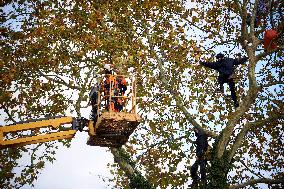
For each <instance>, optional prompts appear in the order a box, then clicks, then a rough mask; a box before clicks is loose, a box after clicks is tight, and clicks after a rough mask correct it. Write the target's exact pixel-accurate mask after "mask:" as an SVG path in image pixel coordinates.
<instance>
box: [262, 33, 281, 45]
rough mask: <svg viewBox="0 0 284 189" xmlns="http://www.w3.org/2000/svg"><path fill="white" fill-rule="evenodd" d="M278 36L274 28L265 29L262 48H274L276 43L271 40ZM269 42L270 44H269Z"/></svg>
mask: <svg viewBox="0 0 284 189" xmlns="http://www.w3.org/2000/svg"><path fill="white" fill-rule="evenodd" d="M277 36H278V33H277V31H276V30H273V29H270V30H266V31H265V33H264V39H263V40H264V44H263V46H264V49H268V48H269V47H270V48H269V49H276V48H277V45H276V44H275V43H274V42H272V40H273V39H275V38H276V37H277ZM270 43H271V45H270Z"/></svg>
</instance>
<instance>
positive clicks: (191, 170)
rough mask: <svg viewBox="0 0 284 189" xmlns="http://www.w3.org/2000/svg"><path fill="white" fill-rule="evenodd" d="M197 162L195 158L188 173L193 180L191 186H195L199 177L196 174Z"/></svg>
mask: <svg viewBox="0 0 284 189" xmlns="http://www.w3.org/2000/svg"><path fill="white" fill-rule="evenodd" d="M198 164H199V162H198V160H196V161H195V162H194V164H193V165H192V166H191V168H190V175H191V178H192V180H193V182H192V186H197V182H198V179H199V177H198V175H197V170H198Z"/></svg>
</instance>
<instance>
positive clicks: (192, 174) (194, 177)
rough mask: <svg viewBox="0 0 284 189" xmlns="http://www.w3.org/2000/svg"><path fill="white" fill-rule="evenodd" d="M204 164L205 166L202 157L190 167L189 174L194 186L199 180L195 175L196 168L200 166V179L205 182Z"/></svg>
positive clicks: (204, 160)
mask: <svg viewBox="0 0 284 189" xmlns="http://www.w3.org/2000/svg"><path fill="white" fill-rule="evenodd" d="M206 164H207V161H206V159H204V158H203V157H199V158H198V159H197V160H196V161H195V163H194V164H193V165H192V166H191V169H190V174H191V178H192V179H193V183H194V184H196V183H197V182H198V179H199V176H198V174H197V170H198V166H200V175H201V179H202V180H206Z"/></svg>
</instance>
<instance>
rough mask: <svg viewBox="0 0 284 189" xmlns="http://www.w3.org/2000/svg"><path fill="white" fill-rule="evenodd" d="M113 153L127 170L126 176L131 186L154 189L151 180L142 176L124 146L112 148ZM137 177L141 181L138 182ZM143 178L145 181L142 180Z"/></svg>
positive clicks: (118, 162)
mask: <svg viewBox="0 0 284 189" xmlns="http://www.w3.org/2000/svg"><path fill="white" fill-rule="evenodd" d="M110 151H111V153H112V154H113V156H114V161H115V162H116V163H117V164H118V165H119V167H120V168H121V169H122V170H123V171H124V172H125V174H126V176H127V177H128V179H129V180H130V184H129V185H130V188H135V189H136V188H144V189H153V186H152V184H151V183H149V181H148V180H147V179H146V178H145V177H143V176H142V174H141V172H140V171H138V170H137V169H135V167H134V166H135V165H134V162H133V161H132V160H131V158H130V156H129V157H128V154H127V152H126V151H125V150H124V149H123V148H110ZM137 178H138V179H139V182H137ZM141 179H142V180H143V181H141Z"/></svg>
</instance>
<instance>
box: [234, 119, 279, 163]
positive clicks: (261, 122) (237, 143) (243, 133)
mask: <svg viewBox="0 0 284 189" xmlns="http://www.w3.org/2000/svg"><path fill="white" fill-rule="evenodd" d="M280 118H284V115H283V114H280V113H279V114H273V115H272V116H270V117H268V118H266V119H263V120H259V121H255V122H248V123H246V124H245V125H244V127H243V128H242V130H241V132H240V133H239V134H238V136H237V137H236V140H235V143H234V145H233V146H232V148H231V153H230V156H229V160H231V159H232V158H233V157H234V155H235V153H236V151H237V150H238V149H239V147H240V146H241V145H242V143H243V139H244V138H245V136H246V134H247V133H248V131H249V129H250V128H251V127H255V126H259V125H265V124H266V123H269V122H271V121H273V120H276V119H280Z"/></svg>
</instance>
